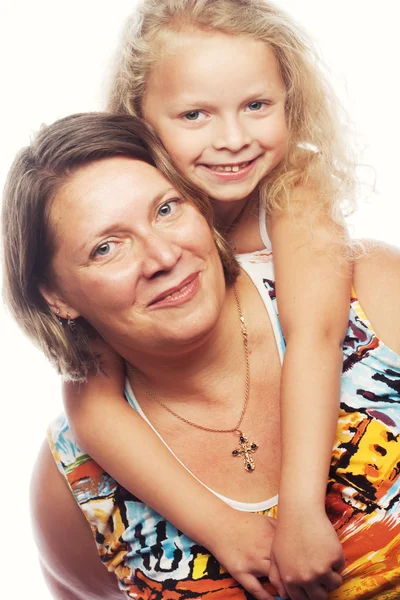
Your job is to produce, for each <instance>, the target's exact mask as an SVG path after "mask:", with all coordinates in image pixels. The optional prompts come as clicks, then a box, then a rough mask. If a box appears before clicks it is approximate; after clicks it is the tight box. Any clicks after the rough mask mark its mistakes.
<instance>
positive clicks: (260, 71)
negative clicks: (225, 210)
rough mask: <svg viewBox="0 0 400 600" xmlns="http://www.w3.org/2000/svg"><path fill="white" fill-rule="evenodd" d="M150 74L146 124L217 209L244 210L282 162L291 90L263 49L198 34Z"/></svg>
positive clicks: (182, 39)
mask: <svg viewBox="0 0 400 600" xmlns="http://www.w3.org/2000/svg"><path fill="white" fill-rule="evenodd" d="M177 36H178V39H177V40H176V44H175V45H174V46H173V48H172V49H171V50H170V51H168V52H167V53H166V54H165V56H164V57H163V58H162V60H161V61H160V63H159V64H158V65H157V66H156V67H155V68H154V70H153V71H152V73H151V75H150V77H149V81H148V83H147V90H146V94H145V97H144V101H143V116H144V118H145V119H146V120H147V121H148V122H149V123H150V124H151V125H152V126H153V127H154V128H155V130H156V131H157V132H158V134H159V136H160V137H161V139H162V141H163V143H164V145H165V147H166V148H167V150H168V152H169V154H170V156H171V157H172V158H173V159H174V161H175V163H176V164H177V166H178V167H179V168H180V170H181V171H182V172H183V174H184V175H185V176H186V177H188V178H189V179H190V180H192V181H193V182H194V183H195V184H197V185H198V186H199V187H201V188H202V189H204V190H205V191H206V192H207V193H208V194H209V195H210V196H211V197H212V198H214V199H215V200H216V201H217V202H221V203H222V202H223V203H226V202H241V201H244V200H246V199H247V198H248V196H249V195H250V194H251V192H252V191H253V190H254V189H255V187H256V186H257V184H258V183H259V182H260V180H261V179H262V178H263V177H264V176H265V175H267V174H268V173H270V172H271V170H272V169H273V168H274V167H275V166H276V165H277V164H278V163H279V162H280V161H281V159H282V158H283V156H284V154H285V151H286V147H287V140H288V129H287V126H286V120H285V110H284V109H285V87H284V83H283V80H282V77H281V74H280V71H279V67H278V63H277V61H276V59H275V56H274V54H273V52H272V50H271V49H270V48H268V47H267V46H266V45H265V44H264V43H263V42H261V41H258V40H254V39H250V38H245V37H233V36H230V35H225V34H222V33H218V32H212V33H205V32H201V31H193V32H190V33H187V34H177Z"/></svg>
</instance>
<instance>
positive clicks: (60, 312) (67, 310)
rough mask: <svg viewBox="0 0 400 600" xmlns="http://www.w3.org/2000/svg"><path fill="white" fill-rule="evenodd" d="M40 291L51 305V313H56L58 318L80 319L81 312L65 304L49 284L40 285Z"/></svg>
mask: <svg viewBox="0 0 400 600" xmlns="http://www.w3.org/2000/svg"><path fill="white" fill-rule="evenodd" d="M39 290H40V293H41V294H42V296H43V298H44V299H45V301H46V302H47V304H48V305H49V308H50V310H51V312H52V313H54V314H55V315H56V317H60V318H61V319H77V318H78V317H80V314H79V312H78V311H77V310H75V309H74V308H72V306H70V305H69V304H68V303H67V302H65V301H64V300H63V299H62V298H61V297H60V296H59V295H58V294H57V292H56V291H55V290H54V289H53V288H52V287H51V286H49V285H48V284H46V283H40V284H39Z"/></svg>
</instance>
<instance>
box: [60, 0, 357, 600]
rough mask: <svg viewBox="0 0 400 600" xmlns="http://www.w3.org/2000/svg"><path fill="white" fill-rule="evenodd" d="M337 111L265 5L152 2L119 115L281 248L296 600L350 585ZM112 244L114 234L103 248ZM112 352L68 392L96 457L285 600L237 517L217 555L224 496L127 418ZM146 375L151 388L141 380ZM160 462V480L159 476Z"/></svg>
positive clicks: (254, 238) (232, 225)
mask: <svg viewBox="0 0 400 600" xmlns="http://www.w3.org/2000/svg"><path fill="white" fill-rule="evenodd" d="M338 106H339V104H338V102H337V99H336V98H335V95H334V93H333V92H332V90H331V89H330V87H329V86H328V85H327V83H326V81H325V79H324V77H323V75H322V73H321V72H320V70H319V67H318V61H317V58H316V56H315V54H314V52H313V50H312V48H311V45H310V43H309V41H308V40H307V39H306V37H305V36H304V35H303V33H302V32H301V31H299V29H298V27H297V26H296V25H295V24H294V23H293V22H292V21H291V20H290V19H289V18H288V17H287V16H286V15H285V14H284V13H282V12H281V11H280V10H278V9H277V8H275V7H273V6H271V5H270V4H269V3H267V2H264V1H263V0H145V1H144V3H143V4H142V6H141V8H140V9H139V10H138V12H137V13H136V15H135V16H134V18H133V20H132V21H131V23H130V24H129V26H128V28H127V31H126V34H125V40H124V48H123V52H122V55H121V58H120V61H119V64H118V67H117V70H116V73H115V78H114V83H113V88H112V93H111V99H110V106H109V108H110V110H111V111H112V112H128V113H132V114H136V115H138V116H141V117H142V118H144V119H145V120H146V121H147V122H148V123H149V124H150V125H151V126H152V127H153V128H154V129H155V131H156V132H157V134H158V136H159V137H160V138H161V140H162V142H163V144H164V146H165V147H166V149H167V150H168V152H169V154H170V156H171V157H172V158H173V160H174V161H175V163H176V165H177V167H178V168H179V169H180V171H181V172H182V173H183V174H184V175H185V176H186V177H187V178H188V179H190V180H191V182H192V183H194V184H196V185H197V186H198V187H200V188H202V189H203V190H205V191H206V192H207V193H208V194H209V196H210V198H212V201H213V205H214V209H215V219H216V222H217V224H218V226H219V228H220V230H221V231H222V232H223V233H224V234H225V236H227V237H228V239H229V240H230V241H231V243H232V244H234V245H235V248H236V251H237V253H238V254H243V253H253V252H254V253H255V254H254V260H257V252H261V253H265V252H270V251H271V243H270V239H271V241H272V247H273V249H274V263H275V269H276V282H277V283H276V285H277V296H278V300H279V313H280V320H281V324H282V327H283V331H284V334H285V338H286V353H285V360H284V364H283V369H282V383H281V406H282V409H281V432H282V449H281V478H280V488H279V519H278V523H277V528H276V534H275V538H274V541H273V545H272V550H271V564H270V569H269V578H270V580H271V582H272V583H273V584H274V585H275V587H277V588H278V591H279V593H280V595H281V596H284V595H285V594H286V595H289V596H290V597H291V598H292V599H293V600H304V599H306V598H310V599H318V600H323V599H324V598H327V594H328V591H329V590H330V589H334V588H336V587H338V586H339V585H340V580H341V578H340V577H339V576H338V573H337V571H339V570H340V569H341V568H342V567H343V565H344V560H343V553H342V549H341V546H340V544H339V541H338V539H337V536H336V533H335V531H334V530H333V527H332V526H331V524H330V522H329V520H328V518H327V516H326V513H325V505H324V500H325V491H326V484H327V476H328V470H329V464H330V458H331V452H332V445H333V440H334V434H335V429H336V422H337V417H338V402H339V386H340V383H339V382H340V374H341V367H342V350H341V345H342V340H343V337H344V335H345V332H346V329H347V322H348V306H349V296H350V268H349V263H348V261H347V260H346V258H347V253H346V252H347V249H348V247H349V244H348V240H347V237H346V231H345V228H344V225H343V223H342V220H341V216H340V215H341V211H340V203H341V201H343V200H344V199H347V198H348V196H349V195H351V193H352V191H353V190H352V185H353V164H352V161H351V158H350V157H349V155H348V150H347V147H346V145H345V142H344V139H345V136H344V132H343V129H342V127H341V126H340V118H339V114H338ZM111 241H112V240H110V239H109V238H105V239H104V242H103V246H104V252H107V248H108V244H109V243H110V242H111ZM100 352H102V354H103V363H104V364H103V371H104V373H100V374H98V375H92V374H90V375H89V376H88V382H87V383H86V384H85V385H81V386H79V387H78V386H76V385H71V384H68V385H66V387H65V400H66V409H67V412H68V415H69V419H70V422H71V425H72V427H73V429H74V432H75V434H76V436H77V438H78V440H79V442H80V444H81V446H82V448H84V449H85V451H86V452H88V454H90V455H91V456H92V457H93V458H94V459H95V460H96V461H97V462H98V463H99V464H101V465H102V467H103V468H105V469H106V471H107V472H109V473H110V474H111V475H113V477H115V479H117V480H118V481H120V483H122V485H124V487H126V488H127V489H129V490H130V491H131V492H132V493H134V494H135V495H137V496H138V497H139V498H141V499H142V500H143V501H144V502H146V503H147V504H149V505H150V506H152V507H153V508H154V509H156V510H157V511H158V512H160V513H161V514H163V515H164V516H165V517H166V518H168V520H170V521H171V522H173V523H174V524H175V525H177V526H178V527H179V528H180V529H181V530H182V531H184V532H185V533H186V534H188V535H190V536H191V537H192V538H193V539H196V540H197V541H201V543H203V545H205V546H206V547H208V548H211V549H213V550H214V553H216V554H218V555H217V558H218V559H219V560H220V562H221V563H222V564H223V565H224V566H225V568H226V569H227V570H228V571H229V572H230V573H231V575H233V576H234V577H235V578H236V579H237V580H238V581H239V582H240V583H241V584H242V585H243V586H244V587H246V589H248V590H250V591H251V593H252V594H253V595H254V596H255V597H256V598H259V599H260V600H264V599H266V598H270V596H269V595H268V594H267V593H266V592H265V590H264V589H263V588H262V586H261V584H260V582H259V581H258V580H257V576H259V575H261V574H262V573H260V572H259V571H258V570H257V567H256V566H255V565H254V564H253V562H252V561H251V559H250V554H249V553H248V550H249V548H248V545H247V542H246V544H245V543H244V544H243V547H241V548H234V547H233V544H232V543H231V537H230V535H231V531H232V530H234V529H235V518H234V515H232V514H230V513H229V516H228V515H226V516H225V517H223V518H226V531H227V535H226V537H225V538H224V539H221V540H220V541H219V542H218V548H217V549H216V544H215V540H213V533H214V531H213V522H215V520H214V518H213V515H215V513H216V511H218V510H219V504H220V500H219V499H217V498H216V497H215V495H213V494H211V493H210V491H209V490H208V489H207V488H205V487H203V486H199V485H198V482H197V481H196V480H195V479H194V478H192V477H191V475H190V474H189V473H187V471H186V470H185V469H184V468H183V467H182V466H181V465H180V464H179V462H178V461H176V460H175V458H174V457H173V456H172V455H171V454H170V453H169V451H168V450H167V449H166V448H165V447H164V446H163V444H162V443H161V442H160V440H159V439H158V438H157V436H156V435H155V434H154V433H153V432H152V431H151V429H150V428H149V427H148V425H147V424H146V423H145V422H144V421H143V419H141V418H140V417H139V416H138V415H137V414H135V413H134V411H127V410H126V403H125V402H124V399H123V395H122V391H121V390H122V388H123V379H124V376H123V369H122V366H121V365H120V361H119V359H118V357H114V356H112V355H111V352H110V351H107V349H103V348H102V349H101V350H100ZM266 368H268V365H266ZM133 377H134V381H135V383H136V382H137V385H138V386H142V387H143V388H144V389H145V390H146V391H147V393H149V394H150V392H149V391H148V389H147V385H146V381H145V380H144V379H143V377H142V374H140V373H134V374H133ZM265 393H266V394H267V393H268V390H266V391H265ZM161 400H162V399H161ZM165 408H166V410H169V408H168V406H167V405H165ZM119 418H124V419H127V420H129V421H130V427H131V430H132V434H131V436H129V438H126V439H121V440H117V441H116V440H115V439H113V438H111V437H109V436H108V435H107V430H106V428H105V427H104V423H105V422H107V420H108V419H110V420H112V421H113V422H114V421H116V420H118V419H119ZM176 418H177V419H178V418H179V419H184V418H185V415H184V414H182V415H176ZM234 418H235V415H232V419H234ZM200 425H201V424H200ZM203 425H205V426H207V424H206V423H205V424H203ZM209 426H210V425H209ZM229 426H230V424H228V423H227V427H229ZM188 427H190V424H188ZM238 430H239V427H238ZM231 435H232V433H231ZM237 435H238V436H239V437H240V436H241V432H240V431H238V432H237ZM238 443H239V444H240V441H239V442H238ZM141 448H142V449H143V451H142V456H141V455H140V449H141ZM149 456H150V457H151V462H152V464H157V465H158V471H159V476H152V473H153V470H152V469H149V468H148V457H149ZM246 459H247V460H246V461H245V464H244V467H245V468H246V469H247V470H248V472H249V485H251V472H252V470H253V468H254V463H253V461H252V459H251V454H247V455H246ZM240 460H241V459H240V458H238V459H237V462H240ZM241 467H242V466H241V465H240V464H236V463H233V464H232V469H235V468H241ZM161 474H162V477H161ZM160 482H168V485H162V484H160ZM305 482H306V483H305ZM189 486H192V487H191V488H190V487H189ZM189 489H191V490H192V493H188V490H189ZM171 491H173V494H171ZM171 495H173V498H171ZM177 497H178V498H180V499H181V508H180V510H179V512H177V510H176V504H177V502H176V498H177ZM194 498H195V499H196V501H195V502H194ZM310 507H312V509H311V510H312V514H310ZM253 529H254V528H253ZM249 543H251V541H250V542H249Z"/></svg>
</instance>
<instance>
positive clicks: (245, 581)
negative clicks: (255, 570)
mask: <svg viewBox="0 0 400 600" xmlns="http://www.w3.org/2000/svg"><path fill="white" fill-rule="evenodd" d="M237 581H238V582H239V583H240V585H242V586H243V587H244V589H245V590H246V591H247V592H249V594H251V595H252V596H254V598H256V600H274V597H273V596H271V594H269V593H268V592H267V590H266V589H264V588H263V586H262V584H261V583H260V582H259V581H258V579H257V577H255V576H254V575H249V574H246V575H243V576H242V577H241V578H240V579H239V578H238V579H237Z"/></svg>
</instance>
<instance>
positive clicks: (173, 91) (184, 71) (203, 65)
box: [146, 31, 284, 101]
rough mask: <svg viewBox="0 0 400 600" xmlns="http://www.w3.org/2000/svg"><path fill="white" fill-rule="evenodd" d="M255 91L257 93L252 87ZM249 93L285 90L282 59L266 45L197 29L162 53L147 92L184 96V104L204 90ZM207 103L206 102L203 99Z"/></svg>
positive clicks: (246, 38)
mask: <svg viewBox="0 0 400 600" xmlns="http://www.w3.org/2000/svg"><path fill="white" fill-rule="evenodd" d="M253 87H254V89H252V88H253ZM219 90H221V91H224V92H225V93H234V94H235V95H237V94H238V93H242V92H246V93H248V94H249V95H252V94H259V93H268V92H273V91H279V90H281V91H284V84H283V81H282V77H281V72H280V68H279V64H278V61H277V59H276V57H275V54H274V52H273V50H272V49H271V48H270V47H269V46H268V45H267V44H265V43H264V42H262V41H260V40H256V39H252V38H250V37H244V36H239V37H234V36H232V35H228V34H225V33H221V32H211V33H210V32H203V31H194V32H193V33H190V34H189V33H185V32H181V33H179V34H177V39H176V40H174V41H173V42H172V44H171V46H169V47H167V48H166V50H165V51H163V52H161V53H160V57H159V60H158V62H157V63H156V65H155V67H154V69H153V71H152V72H151V73H150V76H149V79H148V83H147V92H146V95H149V94H152V93H154V94H158V95H163V96H165V95H167V96H174V95H176V96H180V98H181V99H182V100H183V101H184V97H185V96H187V97H188V98H187V100H188V101H191V100H201V98H198V99H197V98H190V96H191V94H194V95H196V96H198V95H199V94H201V92H203V94H202V95H203V96H204V97H205V96H206V95H207V93H208V92H209V91H216V93H217V94H219ZM204 99H205V98H204Z"/></svg>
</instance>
